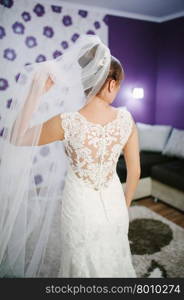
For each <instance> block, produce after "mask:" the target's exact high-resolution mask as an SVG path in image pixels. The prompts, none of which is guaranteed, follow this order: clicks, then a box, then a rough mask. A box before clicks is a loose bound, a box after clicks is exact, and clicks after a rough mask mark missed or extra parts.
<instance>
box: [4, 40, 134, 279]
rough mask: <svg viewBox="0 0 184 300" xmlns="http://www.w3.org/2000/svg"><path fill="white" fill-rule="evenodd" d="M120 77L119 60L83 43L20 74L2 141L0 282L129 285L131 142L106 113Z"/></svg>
mask: <svg viewBox="0 0 184 300" xmlns="http://www.w3.org/2000/svg"><path fill="white" fill-rule="evenodd" d="M38 65H39V66H38ZM123 79H124V71H123V68H122V65H121V63H120V62H119V61H118V59H116V58H115V57H113V56H112V55H111V54H110V50H109V48H108V47H106V46H105V45H104V44H103V43H102V41H101V40H100V38H99V37H98V36H87V35H82V36H81V37H80V39H79V40H78V42H76V45H75V46H73V48H71V49H70V50H68V51H67V52H66V53H65V54H64V55H63V56H62V57H59V58H57V59H56V60H53V61H47V62H45V63H41V64H36V65H34V64H33V65H31V66H27V69H26V72H25V71H24V72H22V73H21V76H20V79H19V80H18V83H19V85H18V87H17V90H16V91H15V95H14V97H13V100H12V105H11V110H10V112H9V115H7V116H6V122H5V125H6V127H5V129H6V130H5V133H4V135H3V139H2V143H1V161H2V163H1V167H0V174H3V177H2V175H1V178H2V179H1V181H0V188H1V198H0V208H1V220H0V221H1V222H0V225H1V226H0V275H1V276H16V277H51V276H55V277H136V272H135V270H134V267H133V264H132V260H131V252H130V246H129V241H128V225H129V216H128V207H129V206H130V204H131V200H132V198H133V195H134V192H135V189H136V186H137V183H138V180H139V177H140V159H139V147H138V134H137V129H136V125H135V122H134V120H133V117H132V115H131V113H130V112H129V111H128V110H127V109H126V108H125V107H122V108H113V107H112V105H111V103H112V102H113V100H114V99H115V97H116V95H117V93H118V92H119V89H120V87H121V82H122V80H123ZM41 150H42V151H41ZM122 151H123V154H124V157H125V161H126V166H127V171H128V172H127V174H128V175H127V181H126V190H125V193H124V191H123V189H122V185H121V183H120V180H119V177H118V175H117V173H116V165H117V161H118V158H119V155H120V154H121V152H122ZM40 153H42V157H41V155H40ZM43 157H46V159H45V158H44V159H43ZM1 172H2V173H1ZM15 179H18V183H17V182H16V183H15ZM56 220H58V221H57V222H58V223H57V222H56ZM55 250H57V251H55ZM54 251H55V252H54Z"/></svg>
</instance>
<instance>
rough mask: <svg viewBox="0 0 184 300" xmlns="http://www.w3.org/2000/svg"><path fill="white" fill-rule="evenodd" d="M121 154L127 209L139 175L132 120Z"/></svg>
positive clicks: (135, 133) (134, 125)
mask: <svg viewBox="0 0 184 300" xmlns="http://www.w3.org/2000/svg"><path fill="white" fill-rule="evenodd" d="M123 154H124V158H125V163H126V168H127V177H126V185H125V200H126V203H127V207H129V206H130V204H131V201H132V199H133V195H134V193H135V190H136V187H137V184H138V182H139V178H140V175H141V165H140V154H139V138H138V130H137V127H136V124H135V122H134V120H133V128H132V132H131V135H130V136H129V138H128V141H127V143H126V145H125V146H124V148H123Z"/></svg>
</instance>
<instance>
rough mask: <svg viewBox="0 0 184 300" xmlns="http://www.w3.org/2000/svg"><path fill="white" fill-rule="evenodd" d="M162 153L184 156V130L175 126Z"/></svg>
mask: <svg viewBox="0 0 184 300" xmlns="http://www.w3.org/2000/svg"><path fill="white" fill-rule="evenodd" d="M162 154H164V155H168V156H176V157H179V158H184V130H180V129H176V128H173V130H172V133H171V136H170V138H169V139H168V141H167V143H166V145H165V147H164V149H163V151H162Z"/></svg>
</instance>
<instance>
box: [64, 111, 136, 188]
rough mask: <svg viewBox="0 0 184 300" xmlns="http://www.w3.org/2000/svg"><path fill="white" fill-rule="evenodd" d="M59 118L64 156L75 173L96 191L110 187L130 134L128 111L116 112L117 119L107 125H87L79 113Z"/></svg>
mask: <svg viewBox="0 0 184 300" xmlns="http://www.w3.org/2000/svg"><path fill="white" fill-rule="evenodd" d="M60 116H61V126H62V128H63V129H64V140H63V143H64V147H65V153H66V155H67V156H68V158H69V161H70V165H71V167H72V169H73V171H74V173H75V174H76V175H77V176H78V177H79V178H80V179H81V180H83V182H85V183H86V184H87V186H89V187H91V188H94V189H95V190H98V189H99V188H100V187H107V186H108V185H109V182H110V181H111V180H112V178H113V175H114V173H115V172H116V165H117V161H118V158H119V156H120V153H121V151H122V149H123V147H124V146H125V144H126V142H127V140H128V138H129V136H130V133H131V129H132V124H133V119H132V116H131V113H130V112H129V111H128V110H127V109H126V107H121V108H117V116H116V118H115V119H114V120H113V121H111V122H108V123H107V124H105V125H101V124H97V123H93V122H91V121H88V120H87V119H86V118H85V117H84V116H83V115H82V114H81V113H79V112H78V111H76V112H65V113H62V114H61V115H60Z"/></svg>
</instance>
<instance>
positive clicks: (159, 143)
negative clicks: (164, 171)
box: [136, 122, 172, 152]
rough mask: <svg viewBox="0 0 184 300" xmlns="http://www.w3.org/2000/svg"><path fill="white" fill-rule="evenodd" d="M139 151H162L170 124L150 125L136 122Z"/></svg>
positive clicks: (168, 133)
mask: <svg viewBox="0 0 184 300" xmlns="http://www.w3.org/2000/svg"><path fill="white" fill-rule="evenodd" d="M136 125H137V129H138V135H139V147H140V151H154V152H162V150H163V148H164V146H165V144H166V142H167V139H168V137H169V135H170V133H171V130H172V127H171V126H170V125H150V124H145V123H140V122H137V123H136Z"/></svg>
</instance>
